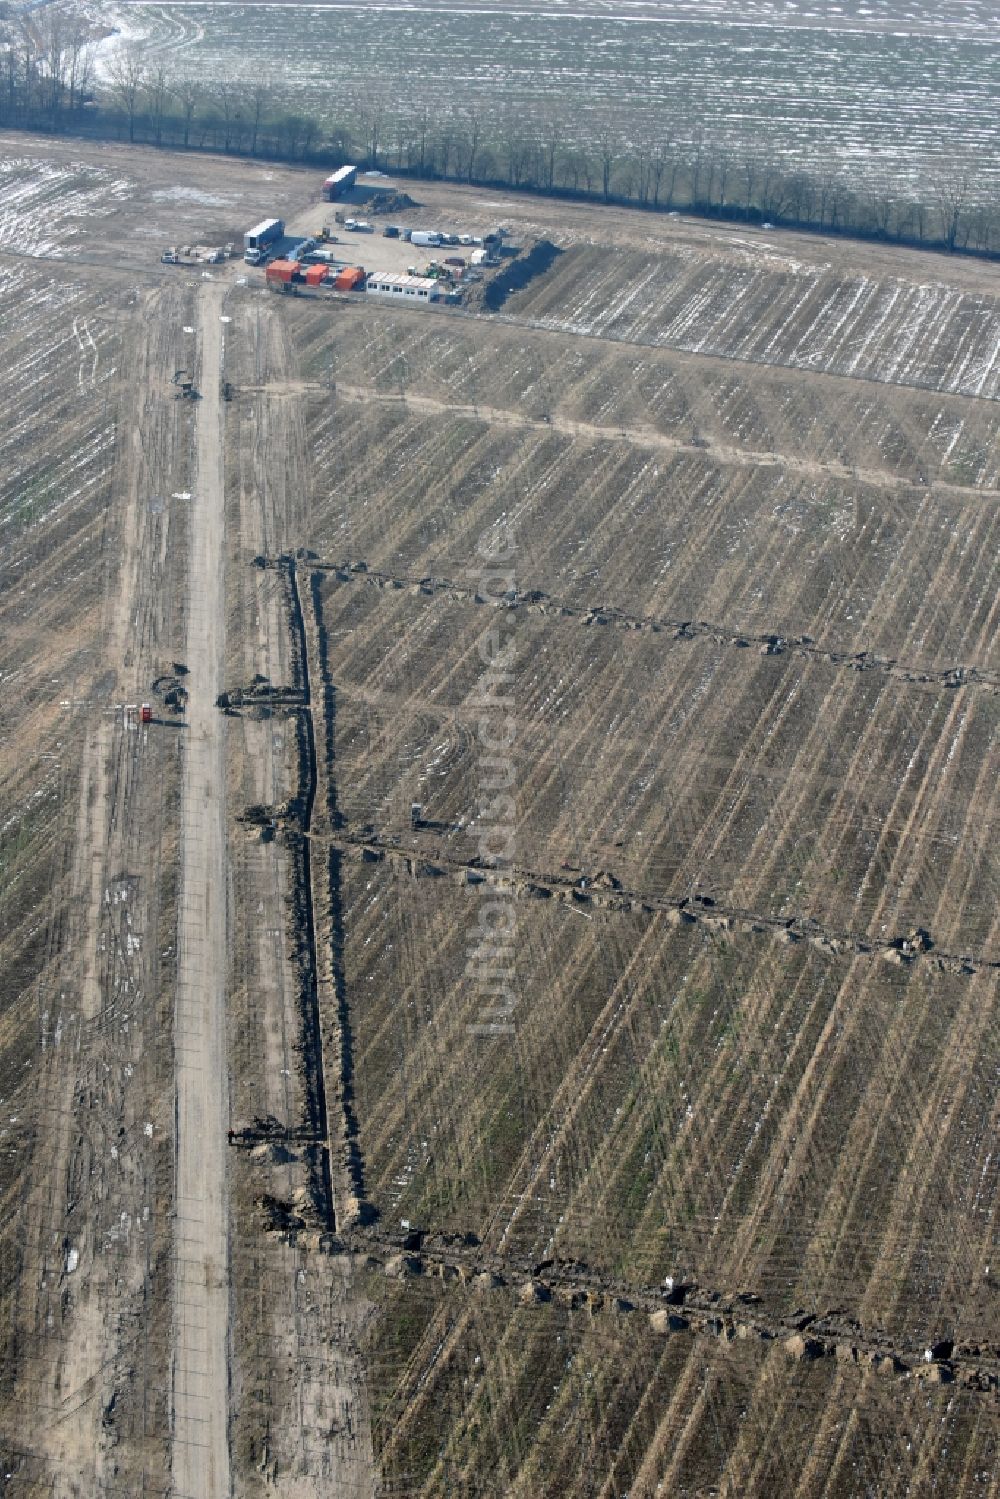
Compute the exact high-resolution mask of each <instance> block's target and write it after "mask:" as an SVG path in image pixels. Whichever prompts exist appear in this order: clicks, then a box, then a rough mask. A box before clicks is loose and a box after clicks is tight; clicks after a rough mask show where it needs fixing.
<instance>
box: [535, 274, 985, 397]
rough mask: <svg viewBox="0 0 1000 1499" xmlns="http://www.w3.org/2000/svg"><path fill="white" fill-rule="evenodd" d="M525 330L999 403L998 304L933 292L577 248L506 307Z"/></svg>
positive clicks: (859, 279) (933, 286)
mask: <svg viewBox="0 0 1000 1499" xmlns="http://www.w3.org/2000/svg"><path fill="white" fill-rule="evenodd" d="M508 316H510V317H511V319H512V320H516V321H522V320H525V321H528V322H530V323H531V324H533V325H534V326H537V327H543V328H550V329H553V330H562V331H566V332H573V333H582V334H588V335H591V336H596V337H605V338H613V339H616V340H621V341H623V342H630V343H638V344H650V345H653V346H655V347H669V348H678V349H684V350H687V351H689V352H691V353H696V354H711V355H716V356H720V357H722V358H729V359H738V360H741V361H745V362H747V363H756V364H768V365H782V366H786V367H789V368H792V369H802V370H815V371H823V372H828V373H831V374H839V375H849V376H852V377H853V378H855V379H862V380H874V381H878V382H879V383H883V384H893V385H909V386H916V387H921V388H924V389H930V390H939V391H946V392H949V393H951V394H955V395H964V396H978V397H982V398H985V399H987V400H998V399H1000V299H998V298H996V297H986V296H981V295H974V294H971V293H963V292H960V291H957V290H956V289H955V288H954V287H950V286H946V285H944V284H942V283H934V282H932V283H926V284H922V285H913V284H910V283H906V282H902V281H893V280H888V279H886V280H875V279H874V278H872V277H869V276H864V275H860V276H840V275H837V274H836V273H834V272H833V271H832V270H831V269H830V268H829V267H827V266H823V265H820V266H816V267H812V268H805V267H802V266H801V265H796V266H795V267H794V269H792V268H787V269H786V268H781V269H778V268H776V267H774V266H773V265H769V264H767V263H766V262H763V263H758V264H757V265H743V264H738V265H735V266H734V265H732V264H729V263H724V262H709V261H705V260H700V261H699V260H695V261H692V262H688V261H686V260H685V259H684V258H683V257H681V256H678V255H674V254H673V253H671V254H669V255H660V256H656V257H652V256H649V257H647V256H637V255H634V254H629V253H628V252H617V251H612V252H608V251H602V252H594V251H591V250H589V249H579V250H577V251H576V252H575V253H573V252H570V253H568V254H567V255H566V257H565V260H564V261H563V262H562V263H561V265H560V267H559V269H557V270H554V271H553V272H551V273H550V274H549V275H548V276H547V277H544V278H542V279H541V280H540V281H539V282H537V283H535V285H533V286H532V287H531V288H530V289H528V290H527V291H525V292H524V293H522V294H519V295H518V296H516V297H515V298H513V299H512V301H511V303H510V307H509V313H508Z"/></svg>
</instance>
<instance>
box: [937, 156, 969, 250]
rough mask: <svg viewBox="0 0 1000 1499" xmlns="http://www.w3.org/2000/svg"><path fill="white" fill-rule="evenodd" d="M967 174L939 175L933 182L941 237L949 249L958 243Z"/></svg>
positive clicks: (967, 185)
mask: <svg viewBox="0 0 1000 1499" xmlns="http://www.w3.org/2000/svg"><path fill="white" fill-rule="evenodd" d="M969 185H970V184H969V174H968V172H962V173H960V174H959V175H958V176H957V177H950V176H947V177H946V176H939V177H938V179H937V181H936V182H935V183H934V197H935V201H936V203H937V210H938V216H939V218H940V220H941V238H942V239H943V240H944V243H945V246H946V247H947V249H949V250H954V249H955V248H956V246H957V244H958V238H959V229H960V228H961V225H962V215H963V213H964V212H965V205H966V203H967V202H968V198H969Z"/></svg>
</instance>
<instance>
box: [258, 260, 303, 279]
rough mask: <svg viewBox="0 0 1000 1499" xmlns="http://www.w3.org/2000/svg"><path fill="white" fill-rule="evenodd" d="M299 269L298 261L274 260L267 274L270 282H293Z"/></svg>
mask: <svg viewBox="0 0 1000 1499" xmlns="http://www.w3.org/2000/svg"><path fill="white" fill-rule="evenodd" d="M298 269H299V265H298V261H296V260H272V261H271V264H270V265H269V266H268V268H267V271H266V273H265V274H266V276H267V279H268V281H291V280H292V279H293V277H294V276H295V273H296V272H297V271H298Z"/></svg>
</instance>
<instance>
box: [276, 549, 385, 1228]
mask: <svg viewBox="0 0 1000 1499" xmlns="http://www.w3.org/2000/svg"><path fill="white" fill-rule="evenodd" d="M293 575H294V565H293ZM322 581H323V580H322V576H321V574H319V573H317V572H315V571H313V572H311V573H310V579H309V585H310V602H311V606H312V620H311V624H312V631H313V636H314V648H315V652H316V658H317V666H318V678H319V680H318V683H317V690H318V698H317V700H315V701H314V709H315V707H316V704H317V702H318V703H319V705H320V706H321V711H322V715H323V778H324V782H325V787H326V798H325V806H326V826H327V828H328V829H329V830H330V831H332V832H337V831H339V830H340V829H342V827H343V825H344V818H343V816H342V814H341V812H340V809H339V807H338V805H337V774H336V742H337V735H336V726H337V693H336V688H335V686H334V683H333V676H332V672H331V668H330V656H329V639H328V635H327V630H326V623H325V621H324V618H323V597H322ZM302 643H303V651H304V652H305V653H306V655H305V657H304V659H307V656H308V642H307V637H306V634H305V630H304V628H303V635H302ZM313 717H314V718H315V714H314V715H313ZM342 861H343V848H342V846H340V845H339V844H338V843H337V842H336V841H331V843H330V846H329V849H328V854H327V866H326V870H327V887H326V889H327V908H326V921H327V941H328V943H329V959H330V977H331V980H332V985H333V996H334V1008H335V1012H336V1030H335V1037H336V1043H335V1044H336V1049H337V1052H338V1061H339V1072H338V1080H337V1081H338V1095H339V1102H340V1112H341V1121H340V1131H341V1156H342V1163H343V1168H344V1171H345V1173H346V1177H347V1183H348V1192H349V1200H350V1214H351V1217H352V1218H355V1219H357V1220H359V1221H361V1222H368V1221H370V1220H371V1218H372V1216H373V1213H372V1209H371V1206H370V1204H369V1203H367V1202H366V1200H365V1182H364V1161H363V1159H362V1155H361V1146H360V1130H359V1128H358V1119H357V1114H356V1112H355V1107H354V1042H353V1033H352V1029H351V1014H350V1007H349V1005H348V1002H347V982H346V978H345V971H344V906H343V897H342V892H341V884H342V881H341V865H342ZM331 1148H332V1141H331Z"/></svg>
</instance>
